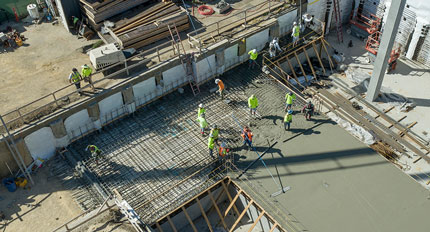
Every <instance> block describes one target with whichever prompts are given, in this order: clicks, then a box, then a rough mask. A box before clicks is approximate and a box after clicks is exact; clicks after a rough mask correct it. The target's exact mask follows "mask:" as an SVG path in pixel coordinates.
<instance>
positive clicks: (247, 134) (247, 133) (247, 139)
mask: <svg viewBox="0 0 430 232" xmlns="http://www.w3.org/2000/svg"><path fill="white" fill-rule="evenodd" d="M240 136H242V139H243V145H245V144H248V146H249V147H250V148H251V147H252V136H253V134H252V131H251V129H249V127H248V126H245V127H244V128H243V130H242V134H241V135H240Z"/></svg>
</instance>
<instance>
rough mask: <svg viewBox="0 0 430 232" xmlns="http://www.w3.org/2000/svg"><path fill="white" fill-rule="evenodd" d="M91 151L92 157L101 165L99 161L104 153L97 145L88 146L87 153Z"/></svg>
mask: <svg viewBox="0 0 430 232" xmlns="http://www.w3.org/2000/svg"><path fill="white" fill-rule="evenodd" d="M88 150H90V152H91V156H92V157H93V158H95V160H96V164H99V159H100V158H101V157H102V156H101V154H102V151H101V150H100V149H99V148H98V147H97V146H96V145H88V146H87V148H86V149H85V151H88Z"/></svg>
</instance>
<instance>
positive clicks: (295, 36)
mask: <svg viewBox="0 0 430 232" xmlns="http://www.w3.org/2000/svg"><path fill="white" fill-rule="evenodd" d="M291 36H292V37H293V47H295V46H296V45H297V42H299V36H300V26H299V25H297V23H296V22H294V23H293V31H292V33H291Z"/></svg>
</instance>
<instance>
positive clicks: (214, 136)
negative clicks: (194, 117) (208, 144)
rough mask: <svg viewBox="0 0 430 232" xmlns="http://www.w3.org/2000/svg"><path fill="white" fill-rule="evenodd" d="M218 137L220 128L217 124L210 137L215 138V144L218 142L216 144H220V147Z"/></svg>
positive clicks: (213, 127)
mask: <svg viewBox="0 0 430 232" xmlns="http://www.w3.org/2000/svg"><path fill="white" fill-rule="evenodd" d="M218 135H219V128H218V126H217V125H216V124H214V125H213V126H212V130H211V132H210V134H209V137H211V138H213V139H214V142H216V144H218V146H219V142H218Z"/></svg>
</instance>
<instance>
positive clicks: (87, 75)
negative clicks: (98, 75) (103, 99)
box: [82, 64, 95, 91]
mask: <svg viewBox="0 0 430 232" xmlns="http://www.w3.org/2000/svg"><path fill="white" fill-rule="evenodd" d="M92 73H93V70H92V69H91V68H90V67H89V66H88V65H86V64H84V65H82V77H83V79H84V81H85V82H88V83H89V84H90V86H91V89H92V90H93V91H94V90H95V89H94V85H93V80H92Z"/></svg>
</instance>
